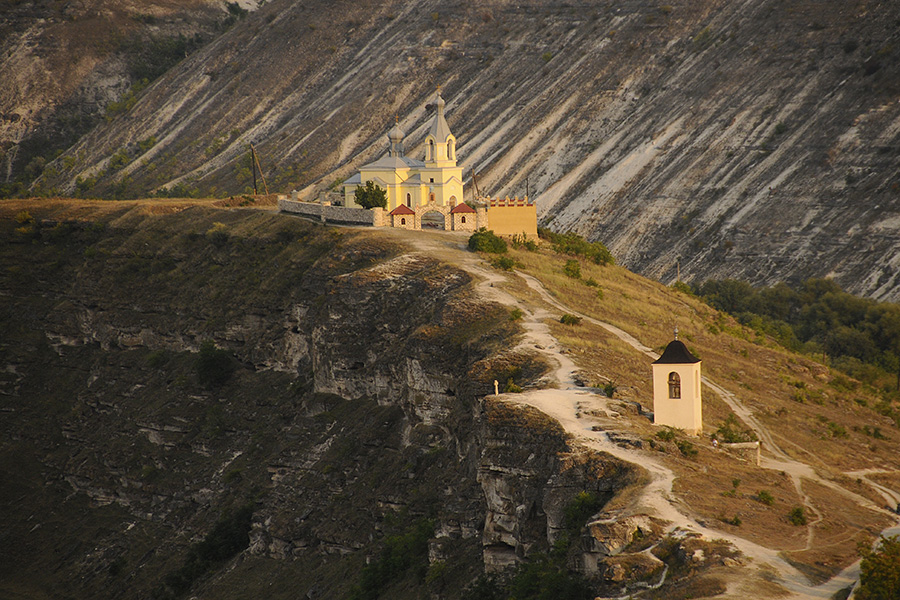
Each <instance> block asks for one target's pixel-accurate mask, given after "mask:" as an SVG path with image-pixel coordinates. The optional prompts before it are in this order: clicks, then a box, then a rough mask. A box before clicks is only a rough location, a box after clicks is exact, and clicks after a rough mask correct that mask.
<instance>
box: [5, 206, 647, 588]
mask: <svg viewBox="0 0 900 600" xmlns="http://www.w3.org/2000/svg"><path fill="white" fill-rule="evenodd" d="M155 206H156V208H155V209H154V211H157V212H159V211H161V212H167V210H166V208H165V206H166V205H159V204H158V205H155ZM178 208H183V207H178V206H177V205H174V204H173V205H170V206H169V210H178ZM32 210H33V211H34V214H33V215H31V216H33V217H34V219H33V221H28V220H27V219H25V218H24V217H23V216H22V215H21V213H19V217H20V218H19V221H21V222H19V223H16V222H15V220H14V219H13V218H12V216H13V215H12V214H4V217H5V218H4V219H3V220H2V222H0V223H2V238H3V244H2V245H0V253H2V256H3V264H4V270H3V271H2V274H0V290H2V294H3V296H4V302H3V305H2V309H0V310H2V318H0V323H2V325H0V327H2V333H0V340H2V341H0V356H2V365H3V369H2V377H0V384H2V385H0V393H2V396H0V408H2V412H0V427H2V432H3V435H2V440H3V441H2V442H0V474H2V475H0V476H2V480H3V482H4V484H3V485H2V486H0V507H2V510H0V514H2V517H0V521H2V528H0V529H2V530H3V532H4V533H3V550H2V551H0V595H7V596H10V595H11V596H13V597H22V598H42V597H65V598H87V597H97V596H98V595H102V596H103V597H107V598H135V597H139V598H148V597H153V598H169V597H180V596H182V595H184V594H185V593H187V592H188V591H190V593H191V594H192V595H194V596H197V597H210V598H232V597H248V596H256V597H258V596H259V595H260V594H264V595H265V596H266V597H269V598H295V597H298V596H301V597H308V598H319V597H321V598H337V597H346V596H347V594H348V593H350V590H351V588H352V587H353V586H355V585H362V586H365V585H369V583H367V582H369V579H366V578H365V573H369V572H370V571H367V570H366V567H365V565H366V564H367V563H368V564H380V563H379V562H378V561H379V560H380V558H379V557H381V556H383V555H384V553H385V552H387V551H389V550H390V549H391V548H393V547H394V546H392V544H396V543H398V542H396V540H410V539H413V538H410V537H409V536H411V535H413V534H414V533H416V532H418V531H423V532H424V533H423V536H422V537H421V539H420V541H421V542H422V543H424V544H426V547H427V552H425V553H424V554H423V555H421V556H416V557H415V559H416V560H415V561H414V564H412V566H410V567H409V568H408V570H402V569H401V570H400V571H395V572H392V576H391V578H390V580H389V582H388V583H387V584H384V585H387V586H388V587H387V588H384V587H383V588H382V591H383V592H385V593H387V594H388V595H389V596H390V597H392V598H422V597H427V596H428V595H429V594H430V595H431V596H432V597H436V598H457V597H460V594H461V592H462V590H463V588H464V587H465V586H466V585H467V584H468V583H470V582H471V581H473V580H475V579H476V578H477V577H478V576H479V574H482V573H483V572H484V570H485V568H487V569H488V570H496V569H502V568H504V567H506V566H510V565H514V564H516V563H517V562H518V561H521V560H522V559H524V558H525V557H528V556H536V555H538V554H539V553H541V552H547V551H548V550H549V549H550V548H551V546H552V545H553V544H554V543H556V542H558V540H559V539H560V537H561V536H562V535H563V534H566V532H571V533H572V535H575V536H577V535H578V531H579V528H580V527H581V525H582V524H581V523H576V524H575V528H574V529H573V523H572V520H571V517H567V516H566V515H567V512H566V511H567V510H568V508H567V507H568V506H570V504H571V503H572V501H573V498H576V497H577V496H578V495H579V494H582V495H586V497H589V498H591V499H592V503H591V504H590V505H589V510H588V513H589V514H584V515H582V517H583V518H585V519H586V518H587V517H588V516H590V514H594V513H596V512H598V511H599V510H601V509H602V508H603V506H604V505H605V504H606V502H607V501H608V500H610V499H611V498H614V497H615V495H616V493H617V490H619V489H621V488H623V487H625V486H626V485H627V484H628V483H630V482H633V481H635V477H636V473H635V472H634V469H633V468H631V467H628V466H626V465H624V464H623V463H621V462H619V461H617V460H615V459H613V458H611V457H606V456H603V455H598V454H591V453H585V452H584V451H582V450H578V449H576V448H574V447H573V446H571V445H570V442H569V441H568V440H567V438H566V436H565V435H564V434H563V432H562V430H561V429H560V427H559V426H558V425H557V424H556V423H555V422H553V421H551V420H550V419H548V418H547V417H545V416H542V415H540V414H539V413H537V411H532V410H526V409H523V408H512V407H510V406H507V405H505V404H503V403H501V402H496V401H488V400H486V399H484V398H483V396H484V395H485V394H486V393H488V391H489V390H490V389H491V387H492V386H491V381H492V380H493V379H502V380H506V379H507V378H508V377H514V378H517V380H518V381H519V383H521V384H523V385H524V384H527V383H528V382H529V381H531V380H533V379H534V378H536V377H537V376H538V375H539V374H540V373H541V372H542V368H543V367H542V365H541V364H540V363H539V362H538V361H536V360H535V359H533V358H532V357H529V356H527V355H521V354H510V353H509V351H508V350H507V348H508V347H509V340H510V339H511V337H512V336H515V334H516V333H515V327H514V326H513V324H512V323H511V322H510V321H509V319H508V317H507V311H506V310H505V309H504V308H502V307H499V306H497V305H492V304H489V303H485V302H483V301H480V300H478V299H477V298H476V297H475V296H474V295H473V294H472V293H471V287H470V276H469V275H467V274H466V273H465V272H463V271H460V270H458V269H456V268H454V267H450V266H447V265H444V264H441V263H439V262H437V261H435V260H434V259H432V258H427V257H425V256H423V255H419V254H415V253H412V254H410V253H407V252H403V249H402V248H400V247H398V246H396V245H394V244H393V243H391V242H388V241H385V240H384V239H379V238H378V236H374V235H372V234H371V233H368V234H367V233H361V232H356V233H351V232H341V233H338V232H337V231H336V230H333V229H326V228H323V227H321V226H318V225H313V224H309V223H306V222H303V221H299V220H296V219H293V218H287V217H280V216H278V215H273V214H263V213H259V212H255V211H250V212H242V211H232V212H223V211H212V210H210V209H206V208H200V207H194V208H188V209H185V210H181V211H180V212H178V213H177V214H176V215H165V214H151V211H150V210H149V209H148V208H145V207H142V206H141V205H131V204H126V205H124V206H110V205H105V206H103V205H98V206H94V207H93V208H91V207H89V206H88V207H82V208H81V209H79V210H80V212H81V218H80V219H79V220H72V219H70V217H71V216H72V208H71V206H68V205H60V204H56V203H49V204H45V205H44V206H43V207H41V206H39V205H36V206H35V207H34V208H32ZM210 342H212V344H211V343H210ZM625 529H628V528H627V527H625ZM633 529H634V528H633V527H632V529H631V530H628V531H626V533H625V534H622V535H619V536H618V537H617V536H616V535H613V534H611V533H609V532H607V533H604V534H598V535H595V536H594V537H595V538H596V541H595V542H593V545H592V544H584V545H581V544H573V545H572V550H571V554H570V561H571V565H572V567H573V568H575V567H577V566H578V565H581V564H583V563H584V558H583V557H582V553H585V552H586V554H584V556H585V557H587V556H595V557H596V556H600V557H602V556H605V553H604V552H603V551H602V548H599V549H598V548H595V547H594V546H598V545H601V546H602V542H603V540H607V541H608V543H609V544H613V545H615V544H616V543H618V542H616V541H615V540H617V539H619V538H621V537H622V536H623V535H624V536H625V538H626V539H627V538H628V537H629V536H630V535H632V534H633ZM583 533H584V534H585V535H587V533H586V530H585V531H584V532H583ZM567 535H568V534H567ZM416 539H419V538H416ZM386 548H387V550H386ZM593 564H594V565H596V559H595V560H594V563H593ZM594 570H595V571H596V569H594ZM588 574H590V573H588ZM595 574H596V573H595ZM618 581H621V578H619V580H618Z"/></svg>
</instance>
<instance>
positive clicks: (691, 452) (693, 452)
mask: <svg viewBox="0 0 900 600" xmlns="http://www.w3.org/2000/svg"><path fill="white" fill-rule="evenodd" d="M675 445H676V446H678V450H679V451H681V454H682V455H684V456H686V457H688V458H693V457H695V456H697V448H695V447H694V444H692V443H691V442H689V441H687V440H679V441H677V442H675Z"/></svg>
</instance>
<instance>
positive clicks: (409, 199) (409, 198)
mask: <svg viewBox="0 0 900 600" xmlns="http://www.w3.org/2000/svg"><path fill="white" fill-rule="evenodd" d="M406 205H407V206H412V195H410V194H407V195H406Z"/></svg>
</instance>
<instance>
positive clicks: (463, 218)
mask: <svg viewBox="0 0 900 600" xmlns="http://www.w3.org/2000/svg"><path fill="white" fill-rule="evenodd" d="M461 222H462V223H463V224H465V222H466V217H465V215H463V217H462V221H461Z"/></svg>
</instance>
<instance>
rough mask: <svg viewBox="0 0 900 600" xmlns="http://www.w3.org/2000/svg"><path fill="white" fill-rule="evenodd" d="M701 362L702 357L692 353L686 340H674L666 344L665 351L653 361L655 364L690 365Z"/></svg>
mask: <svg viewBox="0 0 900 600" xmlns="http://www.w3.org/2000/svg"><path fill="white" fill-rule="evenodd" d="M698 362H700V359H699V358H697V357H696V356H694V355H693V354H691V351H690V350H688V349H687V346H685V345H684V342H682V341H680V340H672V341H671V342H669V345H668V346H666V349H665V351H664V352H663V353H662V356H660V357H659V358H658V359H656V360H655V361H653V364H654V365H690V364H694V363H698Z"/></svg>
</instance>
